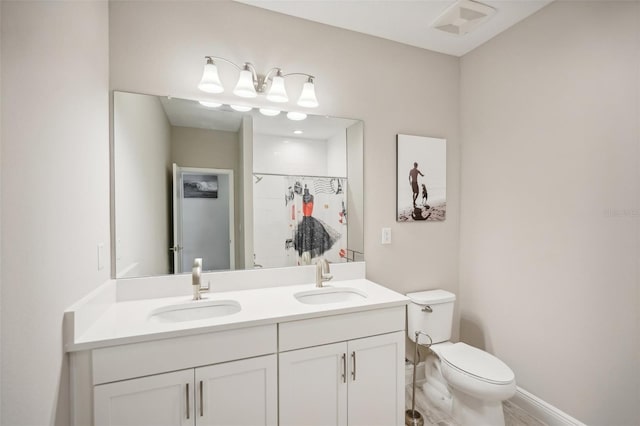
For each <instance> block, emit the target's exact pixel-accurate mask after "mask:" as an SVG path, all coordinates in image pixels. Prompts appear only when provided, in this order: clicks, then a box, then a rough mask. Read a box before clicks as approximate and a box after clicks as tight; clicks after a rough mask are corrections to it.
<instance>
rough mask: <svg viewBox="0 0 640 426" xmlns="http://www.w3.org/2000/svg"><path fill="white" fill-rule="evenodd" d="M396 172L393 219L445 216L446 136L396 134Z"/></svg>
mask: <svg viewBox="0 0 640 426" xmlns="http://www.w3.org/2000/svg"><path fill="white" fill-rule="evenodd" d="M396 172H397V173H396V188H397V189H396V191H397V192H396V221H397V222H441V221H444V220H445V219H446V216H447V140H446V139H443V138H435V137H427V136H414V135H404V134H397V135H396Z"/></svg>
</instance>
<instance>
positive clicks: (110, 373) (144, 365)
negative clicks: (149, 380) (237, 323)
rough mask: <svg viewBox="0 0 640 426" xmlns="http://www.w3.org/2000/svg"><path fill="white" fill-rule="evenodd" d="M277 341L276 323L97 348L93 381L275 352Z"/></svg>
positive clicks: (155, 372)
mask: <svg viewBox="0 0 640 426" xmlns="http://www.w3.org/2000/svg"><path fill="white" fill-rule="evenodd" d="M276 341H277V331H276V325H275V324H273V325H264V326H259V327H249V328H240V329H235V330H227V331H220V332H217V333H209V334H198V335H195V336H186V337H179V338H172V339H164V340H156V341H152V342H142V343H132V344H129V345H120V346H112V347H108V348H101V349H95V350H94V351H92V356H93V384H94V385H97V384H100V383H108V382H114V381H116V380H124V379H130V378H134V377H141V376H147V375H150V374H157V373H164V372H166V371H174V370H181V369H185V368H193V367H197V366H201V365H208V364H216V363H220V362H226V361H231V360H235V359H242V358H249V357H255V356H259V355H266V354H272V353H275V352H276V351H277V344H276Z"/></svg>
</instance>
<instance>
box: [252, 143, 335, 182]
mask: <svg viewBox="0 0 640 426" xmlns="http://www.w3.org/2000/svg"><path fill="white" fill-rule="evenodd" d="M253 142H254V145H253V172H254V173H268V174H277V175H300V176H327V153H328V150H327V141H326V140H319V139H300V138H289V137H287V138H285V137H283V136H273V135H263V134H254V135H253Z"/></svg>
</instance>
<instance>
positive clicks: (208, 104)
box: [198, 101, 222, 108]
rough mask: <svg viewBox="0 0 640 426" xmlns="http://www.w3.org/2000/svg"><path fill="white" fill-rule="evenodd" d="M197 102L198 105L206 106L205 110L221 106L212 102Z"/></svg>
mask: <svg viewBox="0 0 640 426" xmlns="http://www.w3.org/2000/svg"><path fill="white" fill-rule="evenodd" d="M198 102H199V103H200V105H202V106H206V107H207V108H218V107H221V106H222V104H221V103H219V102H212V101H198Z"/></svg>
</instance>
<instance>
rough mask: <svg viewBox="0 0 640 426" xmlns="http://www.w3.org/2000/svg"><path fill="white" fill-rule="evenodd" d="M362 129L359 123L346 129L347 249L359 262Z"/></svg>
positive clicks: (361, 246)
mask: <svg viewBox="0 0 640 426" xmlns="http://www.w3.org/2000/svg"><path fill="white" fill-rule="evenodd" d="M363 134H364V128H363V125H362V122H361V121H359V122H357V123H356V124H354V125H352V126H351V127H349V128H348V129H347V135H346V137H347V164H348V166H347V172H348V173H347V224H348V227H347V228H348V231H347V232H348V236H347V243H348V249H349V250H352V251H353V252H355V253H354V254H353V260H356V261H360V260H363V259H362V255H361V254H362V253H364V246H363V243H364V238H363V235H364V216H365V214H364V211H363V207H364V190H363V188H364V187H365V186H364V170H363V159H362V155H360V154H359V153H360V152H363V144H364V137H363Z"/></svg>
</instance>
